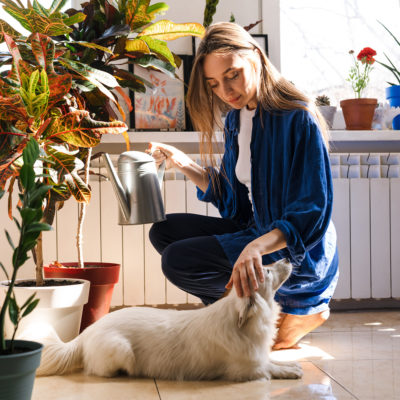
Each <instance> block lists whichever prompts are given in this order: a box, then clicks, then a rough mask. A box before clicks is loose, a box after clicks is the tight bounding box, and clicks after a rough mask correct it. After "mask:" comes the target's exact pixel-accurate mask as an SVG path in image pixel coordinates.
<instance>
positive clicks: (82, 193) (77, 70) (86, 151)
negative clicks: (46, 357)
mask: <svg viewBox="0 0 400 400" xmlns="http://www.w3.org/2000/svg"><path fill="white" fill-rule="evenodd" d="M0 2H2V3H3V4H5V5H6V7H5V10H6V11H9V12H10V13H11V14H12V15H13V16H14V17H15V18H16V19H18V21H19V22H20V23H21V24H22V25H23V26H24V27H25V28H26V29H28V30H30V31H31V32H33V31H40V30H39V29H42V31H40V32H43V33H45V32H47V31H48V30H49V29H52V28H50V27H52V26H54V25H55V24H54V23H57V27H58V30H57V31H56V32H53V31H52V33H51V36H52V41H53V43H54V44H55V47H56V50H57V49H60V51H64V53H63V54H62V56H61V57H56V58H55V60H54V64H55V68H56V69H60V70H63V71H64V72H65V71H68V72H69V73H70V74H71V76H72V87H73V88H74V94H75V98H76V99H77V102H78V104H81V105H83V104H84V106H85V108H86V109H87V110H88V111H89V112H90V116H92V117H93V118H95V119H96V120H97V119H102V120H105V121H107V120H115V119H117V118H118V116H119V115H120V116H121V118H122V119H125V115H124V111H123V108H122V107H121V105H120V104H119V103H118V101H117V97H116V96H115V94H114V93H113V92H117V93H118V94H119V95H120V97H121V98H122V99H123V100H124V101H125V102H126V103H127V104H128V108H129V110H131V109H132V107H131V104H130V100H129V96H128V95H127V93H126V91H124V90H123V88H127V89H129V90H132V91H142V92H143V91H145V90H146V89H145V86H150V87H151V84H150V83H148V82H145V81H144V80H143V79H141V78H138V77H137V76H136V75H134V74H133V73H132V72H130V71H129V70H128V68H127V66H128V65H129V64H135V65H139V66H141V67H144V68H155V69H157V70H159V71H162V72H164V73H167V74H169V75H171V76H175V74H174V72H175V68H176V67H178V66H179V65H180V59H179V57H177V56H176V55H174V54H173V53H172V52H171V51H170V50H169V49H168V46H167V45H166V42H165V40H173V39H176V38H179V37H182V36H189V35H190V36H192V35H195V36H201V35H202V34H203V33H204V28H203V26H202V25H201V24H198V23H184V24H175V23H173V22H171V21H168V20H161V21H158V22H156V23H152V21H153V19H154V18H155V16H156V15H157V14H159V13H162V12H164V11H165V10H166V9H167V8H168V6H167V5H166V4H165V3H155V4H153V5H150V0H144V1H140V2H131V1H128V0H125V1H124V0H122V1H118V2H113V1H107V0H103V1H98V0H90V1H89V2H86V3H84V4H83V9H81V10H76V9H69V10H66V11H65V12H64V13H62V12H61V7H62V6H63V5H64V4H65V1H60V2H59V1H54V2H53V4H52V6H51V7H50V8H49V9H45V8H44V7H42V6H40V5H38V3H37V2H35V4H34V6H30V4H29V3H28V6H27V8H23V7H22V6H21V5H18V4H16V3H14V2H12V1H11V0H0ZM32 21H33V22H32ZM35 21H40V24H39V23H37V24H36V23H35ZM43 21H46V22H48V26H45V25H43V23H42V22H43ZM66 25H70V26H66ZM60 27H61V28H63V30H62V29H60ZM65 49H67V51H66V52H65ZM118 127H119V128H122V126H117V125H114V128H115V130H118ZM123 131H126V129H123ZM102 133H108V132H107V129H104V130H103V131H102V132H101V130H100V129H99V130H97V131H96V133H95V134H93V135H91V136H90V137H89V138H86V139H87V141H86V142H85V144H84V145H82V141H83V140H84V139H85V138H84V136H85V135H82V136H80V137H79V140H78V141H77V142H74V143H72V144H73V145H75V146H76V147H75V151H76V152H77V153H76V154H75V158H77V159H79V160H81V161H84V162H85V167H83V163H80V164H82V168H79V169H80V170H81V171H82V172H83V171H84V177H85V178H84V179H83V180H82V179H81V180H80V181H79V185H78V186H79V190H78V191H76V192H75V191H71V190H70V187H69V186H68V183H67V186H66V187H64V189H65V190H58V191H53V192H54V193H53V195H52V196H50V197H49V207H48V211H49V212H48V213H46V217H48V218H49V220H50V219H51V218H53V217H54V212H55V210H56V209H58V208H59V207H60V204H62V203H63V202H64V201H65V200H66V199H67V198H68V197H69V196H70V195H71V194H72V196H73V197H75V198H76V200H78V201H80V202H81V204H80V206H79V218H78V219H79V222H78V234H77V237H78V240H77V243H78V246H77V247H78V262H64V261H61V262H55V263H53V264H51V265H49V266H45V267H44V270H45V276H46V277H80V278H84V279H87V280H89V281H90V282H91V289H90V294H89V301H88V303H87V304H86V305H85V308H84V313H83V318H82V325H81V329H84V328H85V327H86V326H87V325H89V324H90V323H92V322H94V321H95V320H96V319H98V318H99V317H101V316H102V315H104V314H105V313H107V312H108V311H109V307H110V302H111V295H112V290H113V287H114V284H115V283H116V282H117V280H118V274H119V268H120V265H119V264H114V263H98V262H84V261H83V255H82V239H81V238H82V226H83V218H84V214H85V207H86V204H87V203H88V202H89V199H90V186H89V184H88V177H89V165H90V160H91V148H92V147H94V146H96V145H97V144H98V143H99V142H100V137H101V134H102ZM113 133H116V132H113ZM67 136H68V137H71V136H75V135H71V134H69V135H59V136H58V138H59V139H60V140H61V141H62V142H65V141H67V142H68V141H69V139H68V140H66V138H67ZM125 138H126V141H127V143H128V144H129V141H128V137H127V136H125ZM70 144H71V143H70ZM75 175H76V176H78V177H79V174H75ZM40 248H41V240H40V239H39V245H38V246H37V250H38V251H37V254H38V257H37V258H36V262H37V265H38V266H39V267H38V268H39V269H41V265H43V261H42V257H41V251H40Z"/></svg>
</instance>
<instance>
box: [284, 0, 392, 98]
mask: <svg viewBox="0 0 400 400" xmlns="http://www.w3.org/2000/svg"><path fill="white" fill-rule="evenodd" d="M280 6H281V11H280V12H281V71H282V74H283V75H284V76H285V78H287V79H289V80H290V81H292V82H293V83H294V84H295V85H296V86H297V87H298V88H299V89H300V90H302V91H304V92H305V93H307V94H308V95H309V96H310V97H311V98H315V97H316V96H318V95H320V94H326V95H327V96H328V97H330V99H331V103H332V105H338V104H339V102H340V100H343V99H345V98H352V97H354V95H353V92H352V89H351V85H350V83H349V82H346V78H347V76H348V72H349V69H350V66H351V65H352V63H353V61H352V56H351V55H350V54H348V52H349V50H354V51H355V55H356V56H357V54H358V52H359V51H360V50H361V49H362V48H364V47H372V48H373V49H374V50H376V52H377V53H378V55H377V56H376V59H378V60H379V61H382V62H386V59H385V56H384V53H386V54H387V55H388V56H389V58H390V59H391V60H392V61H393V62H394V63H395V65H396V64H397V68H399V65H400V46H399V45H397V44H396V43H395V41H394V40H393V38H392V37H391V36H390V35H389V34H388V33H387V32H386V31H385V29H384V28H383V27H382V26H381V25H380V24H379V23H378V22H377V21H380V22H382V23H383V24H384V25H386V26H387V27H388V28H389V29H390V31H391V32H392V33H393V34H394V35H395V36H396V37H397V38H398V39H399V40H400V28H399V26H400V25H399V19H400V4H399V0H381V1H380V2H378V3H377V2H376V1H373V0H324V1H321V0H280ZM370 78H371V79H370V83H369V85H368V87H367V89H366V91H365V92H364V95H363V96H364V97H376V98H378V101H379V102H383V101H386V100H385V88H386V87H387V86H388V84H387V81H392V82H393V78H392V74H391V73H390V72H389V71H387V70H386V69H385V68H384V67H382V66H381V65H379V64H378V63H375V64H374V69H373V70H372V71H371V74H370Z"/></svg>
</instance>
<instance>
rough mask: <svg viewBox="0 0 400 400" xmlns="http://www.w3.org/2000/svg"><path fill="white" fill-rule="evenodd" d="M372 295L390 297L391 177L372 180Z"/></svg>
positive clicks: (374, 296) (373, 296)
mask: <svg viewBox="0 0 400 400" xmlns="http://www.w3.org/2000/svg"><path fill="white" fill-rule="evenodd" d="M370 199H371V204H370V211H371V296H372V298H388V297H390V296H391V288H390V286H391V284H390V204H389V179H371V180H370Z"/></svg>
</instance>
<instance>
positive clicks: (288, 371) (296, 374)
mask: <svg viewBox="0 0 400 400" xmlns="http://www.w3.org/2000/svg"><path fill="white" fill-rule="evenodd" d="M270 371H271V376H272V378H273V379H300V378H301V377H302V376H303V369H302V368H301V365H300V364H299V363H297V362H293V363H286V364H276V363H273V364H271V369H270Z"/></svg>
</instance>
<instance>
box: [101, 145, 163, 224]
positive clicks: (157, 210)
mask: <svg viewBox="0 0 400 400" xmlns="http://www.w3.org/2000/svg"><path fill="white" fill-rule="evenodd" d="M103 157H104V160H105V162H106V169H107V171H108V176H109V178H110V180H111V182H112V186H113V189H114V192H115V194H116V196H117V198H118V201H119V205H120V210H119V222H118V223H119V225H137V224H147V223H150V222H159V221H163V220H165V219H166V218H165V212H164V204H163V201H162V196H161V188H162V180H163V176H164V170H165V161H164V162H163V164H161V166H160V167H159V169H158V171H157V168H156V163H155V161H154V159H153V157H152V156H150V155H149V154H146V153H143V152H141V151H126V152H124V153H122V154H121V155H120V156H119V158H118V174H117V173H116V171H115V168H114V166H113V164H112V161H111V159H110V156H109V155H108V154H107V153H103Z"/></svg>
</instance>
